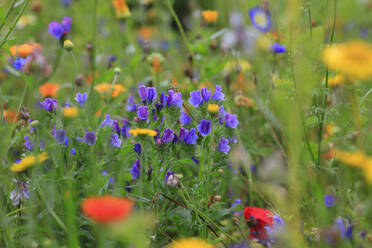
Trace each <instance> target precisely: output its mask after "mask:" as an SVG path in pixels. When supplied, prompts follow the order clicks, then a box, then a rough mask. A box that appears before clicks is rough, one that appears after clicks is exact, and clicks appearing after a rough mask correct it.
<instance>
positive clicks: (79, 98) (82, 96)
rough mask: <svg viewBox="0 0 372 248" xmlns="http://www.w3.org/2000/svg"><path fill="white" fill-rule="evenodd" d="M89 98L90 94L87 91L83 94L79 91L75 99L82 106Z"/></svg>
mask: <svg viewBox="0 0 372 248" xmlns="http://www.w3.org/2000/svg"><path fill="white" fill-rule="evenodd" d="M87 99H88V94H87V93H86V92H85V93H83V94H81V93H77V94H76V97H75V101H77V102H78V103H79V104H80V107H83V105H84V103H85V102H86V101H87Z"/></svg>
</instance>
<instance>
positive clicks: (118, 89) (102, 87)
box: [94, 83, 125, 98]
mask: <svg viewBox="0 0 372 248" xmlns="http://www.w3.org/2000/svg"><path fill="white" fill-rule="evenodd" d="M94 89H95V90H96V91H97V92H99V93H109V92H110V91H112V92H111V95H112V97H114V98H115V97H117V96H118V95H119V94H120V93H122V92H124V91H125V88H124V87H123V85H121V84H114V86H113V87H111V84H108V83H102V84H97V85H96V86H94Z"/></svg>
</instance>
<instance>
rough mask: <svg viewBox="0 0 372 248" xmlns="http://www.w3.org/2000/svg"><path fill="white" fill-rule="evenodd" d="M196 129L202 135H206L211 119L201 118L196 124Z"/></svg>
mask: <svg viewBox="0 0 372 248" xmlns="http://www.w3.org/2000/svg"><path fill="white" fill-rule="evenodd" d="M198 130H199V132H200V134H201V135H202V136H203V137H205V136H207V135H208V134H209V132H210V131H211V121H209V120H204V119H203V120H202V121H201V122H200V123H199V125H198Z"/></svg>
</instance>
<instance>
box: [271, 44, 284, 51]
mask: <svg viewBox="0 0 372 248" xmlns="http://www.w3.org/2000/svg"><path fill="white" fill-rule="evenodd" d="M270 49H271V51H273V52H274V53H285V52H286V48H285V46H282V45H280V44H278V43H274V44H273V45H272V46H271V47H270Z"/></svg>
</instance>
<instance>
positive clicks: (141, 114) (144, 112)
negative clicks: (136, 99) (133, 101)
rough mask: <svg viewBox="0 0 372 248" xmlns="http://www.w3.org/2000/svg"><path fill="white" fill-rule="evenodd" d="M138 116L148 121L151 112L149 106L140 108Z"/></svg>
mask: <svg viewBox="0 0 372 248" xmlns="http://www.w3.org/2000/svg"><path fill="white" fill-rule="evenodd" d="M137 115H138V117H139V118H140V119H141V120H143V121H145V120H147V116H148V115H149V112H148V111H147V106H140V107H138V110H137Z"/></svg>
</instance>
